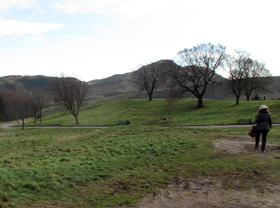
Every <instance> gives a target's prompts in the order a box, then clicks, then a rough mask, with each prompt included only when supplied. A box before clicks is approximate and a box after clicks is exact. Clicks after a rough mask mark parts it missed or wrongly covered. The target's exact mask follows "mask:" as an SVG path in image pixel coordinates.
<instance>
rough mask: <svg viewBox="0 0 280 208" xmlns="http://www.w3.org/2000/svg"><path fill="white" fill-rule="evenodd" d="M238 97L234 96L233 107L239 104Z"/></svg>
mask: <svg viewBox="0 0 280 208" xmlns="http://www.w3.org/2000/svg"><path fill="white" fill-rule="evenodd" d="M239 98H240V97H239V96H237V95H235V105H238V104H239Z"/></svg>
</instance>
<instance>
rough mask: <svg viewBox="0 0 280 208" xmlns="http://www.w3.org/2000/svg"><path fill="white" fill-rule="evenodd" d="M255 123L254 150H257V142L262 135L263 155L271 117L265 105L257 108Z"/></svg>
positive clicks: (270, 125)
mask: <svg viewBox="0 0 280 208" xmlns="http://www.w3.org/2000/svg"><path fill="white" fill-rule="evenodd" d="M255 123H256V124H257V126H256V129H257V136H256V141H255V142H256V143H255V149H258V148H259V141H260V136H261V135H262V146H261V150H262V152H263V153H264V152H265V146H266V138H267V134H268V132H269V130H270V129H271V127H272V120H271V115H270V113H269V112H268V107H267V106H266V105H261V106H260V107H259V111H258V114H257V116H256V118H255Z"/></svg>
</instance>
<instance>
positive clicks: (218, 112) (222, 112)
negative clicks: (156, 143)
mask: <svg viewBox="0 0 280 208" xmlns="http://www.w3.org/2000/svg"><path fill="white" fill-rule="evenodd" d="M164 102H165V100H164V99H154V100H153V101H151V102H149V101H147V100H141V99H138V100H125V101H116V102H110V103H105V104H101V105H97V106H88V107H86V108H84V109H82V111H81V112H80V114H79V122H80V125H82V126H94V125H97V126H102V125H106V126H112V125H116V124H117V123H118V122H120V121H126V120H130V121H131V124H132V125H224V124H237V122H238V120H239V119H240V118H251V119H253V120H254V118H255V116H256V114H257V111H258V107H259V106H260V105H262V104H266V105H268V106H269V107H270V112H271V115H272V120H273V122H274V123H280V102H279V101H265V102H264V101H250V102H247V101H241V102H240V104H239V105H235V102H234V101H227V100H207V99H205V100H204V104H205V107H204V108H200V109H197V108H196V106H197V101H196V100H195V99H182V100H180V101H179V103H178V105H177V107H176V109H175V110H174V111H172V112H171V119H170V121H169V122H167V121H164V120H160V118H162V117H165V118H166V117H167V116H168V115H167V112H166V111H165V110H164V107H163V105H164ZM28 125H29V126H32V125H59V126H73V125H75V119H74V117H73V116H72V115H69V114H65V112H61V113H57V114H55V115H51V116H47V117H45V118H43V123H42V124H34V123H29V124H27V126H28Z"/></svg>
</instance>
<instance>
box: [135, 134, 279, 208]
mask: <svg viewBox="0 0 280 208" xmlns="http://www.w3.org/2000/svg"><path fill="white" fill-rule="evenodd" d="M213 145H214V147H215V148H216V149H218V150H222V151H226V152H227V153H229V154H245V155H246V154H254V155H260V156H264V154H265V156H268V157H269V156H270V157H273V158H275V159H280V157H279V156H280V149H279V146H275V145H273V144H269V143H268V144H267V148H266V149H267V151H266V152H265V153H261V151H260V150H254V140H253V139H252V138H250V137H243V138H242V137H240V138H232V139H218V140H216V141H214V142H213ZM233 178H234V177H233ZM224 180H225V178H218V177H212V176H204V177H200V178H193V179H192V180H191V181H189V179H188V181H187V180H185V179H184V178H183V177H182V178H177V179H175V181H174V183H173V184H170V185H169V186H168V188H166V189H161V190H159V191H157V192H156V193H153V194H151V195H149V196H147V197H145V198H144V199H143V200H142V202H140V203H139V204H138V206H137V207H141V208H171V207H172V208H175V207H176V208H189V207H191V208H201V207H202V208H203V207H223V208H236V207H238V208H243V207H244V208H245V207H246V208H263V207H280V197H279V196H280V185H279V184H268V183H267V182H266V184H265V186H264V190H263V191H261V190H259V189H257V188H255V187H254V186H252V188H249V189H248V190H242V189H239V188H238V187H239V185H240V186H242V181H240V180H239V179H238V177H236V178H234V183H236V184H237V185H236V187H237V188H236V189H226V188H225V187H224V185H223V184H224V182H225V181H224ZM238 184H239V185H238Z"/></svg>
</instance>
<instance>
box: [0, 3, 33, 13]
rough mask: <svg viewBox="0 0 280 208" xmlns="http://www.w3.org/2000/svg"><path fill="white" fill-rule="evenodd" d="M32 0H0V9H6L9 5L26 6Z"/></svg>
mask: <svg viewBox="0 0 280 208" xmlns="http://www.w3.org/2000/svg"><path fill="white" fill-rule="evenodd" d="M33 1H34V0H1V2H0V11H7V10H8V9H10V8H11V7H14V6H18V7H19V8H28V7H29V5H30V3H32V2H33Z"/></svg>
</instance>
